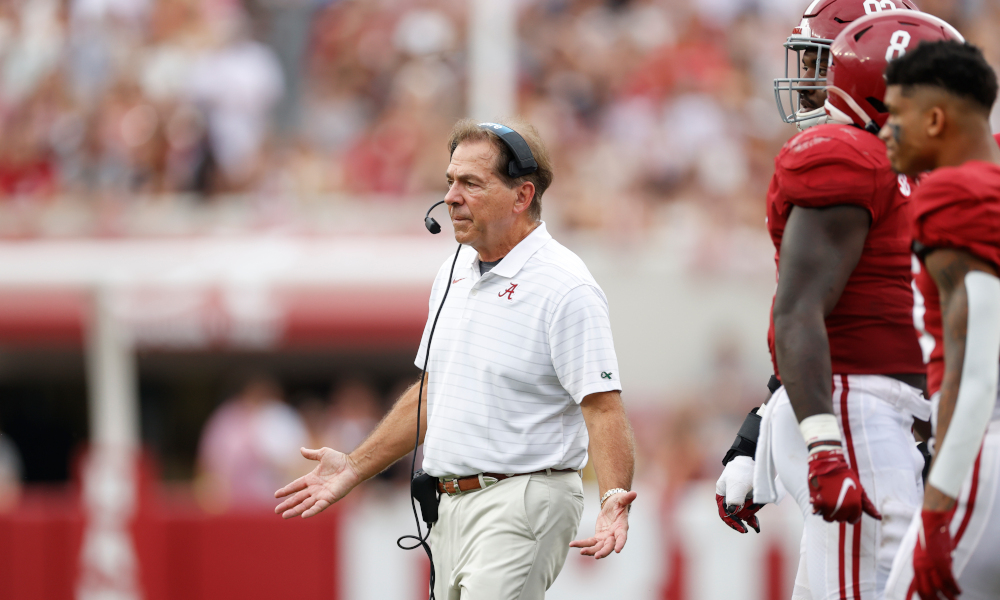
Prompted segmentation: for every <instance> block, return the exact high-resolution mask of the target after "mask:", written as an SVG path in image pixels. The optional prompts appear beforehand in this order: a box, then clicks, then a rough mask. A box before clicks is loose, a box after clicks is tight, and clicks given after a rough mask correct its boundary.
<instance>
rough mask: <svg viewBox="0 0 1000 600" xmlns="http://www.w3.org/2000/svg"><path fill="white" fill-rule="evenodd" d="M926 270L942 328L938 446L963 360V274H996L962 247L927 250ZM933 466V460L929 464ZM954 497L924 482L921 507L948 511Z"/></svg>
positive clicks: (966, 318) (948, 419)
mask: <svg viewBox="0 0 1000 600" xmlns="http://www.w3.org/2000/svg"><path fill="white" fill-rule="evenodd" d="M924 265H925V266H926V267H927V273H928V274H929V275H930V276H931V278H932V279H934V283H936V284H937V288H938V295H939V296H940V298H941V324H942V325H943V327H944V335H943V338H944V339H943V341H944V378H943V379H942V380H941V400H940V404H939V405H938V419H937V432H936V433H935V437H936V446H937V447H938V448H941V446H942V444H944V438H945V436H946V435H947V433H948V425H950V424H951V417H952V415H953V414H954V412H955V401H956V400H957V399H958V387H959V384H960V383H961V381H962V365H963V364H964V363H965V336H966V333H967V329H968V323H969V301H968V296H967V295H966V290H965V275H966V274H967V273H968V272H969V271H983V272H985V273H989V274H990V275H996V270H995V269H994V268H993V267H992V266H991V265H990V264H989V263H986V262H984V261H982V260H979V259H978V258H976V257H974V256H972V255H971V254H969V253H968V252H965V251H963V250H955V249H952V248H941V249H938V250H933V251H931V253H930V254H928V255H927V256H926V257H925V258H924ZM931 466H932V468H933V463H931ZM954 505H955V499H954V498H951V497H949V496H947V495H945V494H944V493H943V492H941V491H940V490H938V489H937V488H935V487H934V486H932V485H930V484H928V485H927V488H926V490H925V491H924V509H926V510H934V511H946V510H951V507H952V506H954Z"/></svg>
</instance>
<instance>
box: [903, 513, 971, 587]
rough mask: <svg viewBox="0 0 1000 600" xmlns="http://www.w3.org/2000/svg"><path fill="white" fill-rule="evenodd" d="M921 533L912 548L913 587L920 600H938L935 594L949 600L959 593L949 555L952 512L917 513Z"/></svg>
mask: <svg viewBox="0 0 1000 600" xmlns="http://www.w3.org/2000/svg"><path fill="white" fill-rule="evenodd" d="M920 520H921V523H920V532H919V533H918V534H917V544H916V546H915V547H914V548H913V583H914V587H915V588H916V590H917V594H919V595H920V600H938V599H939V598H940V596H938V592H940V593H941V594H943V595H944V597H945V598H948V600H956V598H958V595H959V594H961V593H962V590H961V589H959V587H958V583H956V582H955V576H954V575H953V574H952V572H951V551H952V550H953V549H954V546H953V544H952V541H951V533H950V532H949V531H948V522H949V521H950V520H951V512H939V511H935V510H924V511H921V512H920Z"/></svg>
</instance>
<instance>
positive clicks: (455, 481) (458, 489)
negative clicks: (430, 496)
mask: <svg viewBox="0 0 1000 600" xmlns="http://www.w3.org/2000/svg"><path fill="white" fill-rule="evenodd" d="M448 483H451V485H452V487H454V488H455V491H454V492H448ZM444 491H445V492H447V493H448V495H449V496H461V495H462V494H464V493H465V492H463V491H462V488H461V487H459V485H458V477H456V478H454V479H451V480H450V481H447V480H446V481H445V486H444Z"/></svg>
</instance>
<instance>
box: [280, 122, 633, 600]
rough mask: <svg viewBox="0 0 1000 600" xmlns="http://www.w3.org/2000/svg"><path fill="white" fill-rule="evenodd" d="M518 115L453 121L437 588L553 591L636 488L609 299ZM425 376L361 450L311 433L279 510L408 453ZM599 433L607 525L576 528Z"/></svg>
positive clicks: (607, 536)
mask: <svg viewBox="0 0 1000 600" xmlns="http://www.w3.org/2000/svg"><path fill="white" fill-rule="evenodd" d="M509 126H510V129H508V128H507V127H506V126H501V125H494V124H478V123H476V122H474V121H469V120H464V121H460V122H459V123H458V124H457V125H456V126H455V128H454V130H453V131H452V135H451V139H450V142H449V148H450V149H451V163H450V164H449V166H448V171H447V178H448V186H449V191H448V193H447V195H446V196H445V202H446V203H447V205H448V209H449V212H450V215H451V220H452V225H453V226H454V228H455V239H456V240H457V241H458V242H459V243H461V244H464V246H463V247H460V250H459V254H458V256H457V258H456V257H455V256H454V255H452V256H451V257H449V258H448V260H447V261H446V262H445V264H444V265H442V267H441V269H440V271H439V272H438V275H437V278H436V279H435V281H434V286H433V288H432V291H431V298H430V314H429V318H428V322H427V326H426V327H425V330H424V335H423V339H422V340H421V345H420V350H419V352H418V353H417V359H416V364H417V366H418V367H420V368H423V367H424V364H425V360H428V362H427V363H426V364H427V365H428V366H427V369H426V376H427V394H426V395H425V396H426V399H427V402H420V403H419V404H420V405H422V408H421V412H422V413H423V415H422V418H421V420H420V423H421V426H422V427H421V429H422V430H421V436H422V440H423V443H424V463H423V466H424V470H425V471H426V472H427V473H429V474H430V475H433V476H435V477H438V478H439V479H440V482H439V483H438V485H439V489H440V491H441V492H442V497H441V505H440V517H439V520H438V522H437V524H436V525H435V526H434V528H433V530H432V531H431V535H430V540H429V541H430V546H431V548H432V550H433V552H434V566H435V570H436V574H437V576H436V585H435V596H436V597H437V599H438V600H459V599H460V598H461V599H465V600H468V599H472V600H494V599H496V600H501V599H503V600H506V599H535V598H542V597H543V596H544V594H545V590H547V589H548V588H549V586H550V585H551V584H552V582H553V581H554V580H555V578H556V576H557V575H558V574H559V571H560V570H561V569H562V566H563V563H564V562H565V560H566V555H567V553H568V551H569V547H570V546H573V547H577V548H580V549H581V553H582V554H584V555H590V556H594V557H595V558H603V557H605V556H608V555H609V554H610V553H611V552H612V551H614V552H620V551H621V549H622V547H624V545H625V541H626V536H627V531H628V508H629V505H630V504H631V503H632V501H633V500H634V499H635V497H636V494H635V492H631V491H629V489H630V487H631V484H632V474H633V466H634V442H633V439H632V431H631V428H630V426H629V423H628V420H627V418H626V416H625V410H624V406H623V405H622V400H621V396H620V394H619V392H620V390H621V384H620V382H619V376H618V362H617V358H616V356H615V351H614V345H613V342H612V336H611V327H610V321H609V317H608V304H607V299H606V298H605V296H604V293H603V292H602V291H601V289H600V287H599V286H598V285H597V283H596V282H595V281H594V279H593V277H592V276H591V274H590V272H589V271H588V270H587V267H586V266H585V265H584V264H583V262H582V261H581V260H580V259H579V258H578V257H577V256H576V255H575V254H573V253H572V252H570V251H569V250H567V249H566V248H565V247H563V246H562V245H560V244H559V243H558V242H556V241H555V240H554V239H552V236H550V235H549V233H548V232H547V231H546V229H545V224H544V223H543V222H541V220H540V218H541V197H542V194H543V192H544V191H545V189H546V188H547V187H548V186H549V184H550V183H551V181H552V167H551V164H552V163H551V160H550V158H549V156H548V153H547V151H546V150H545V148H544V146H543V145H542V143H541V140H540V138H539V137H538V134H537V132H536V131H535V130H534V128H533V127H531V126H529V125H526V124H522V123H510V124H509ZM515 131H516V133H515ZM498 132H499V133H500V135H502V136H504V138H506V139H508V140H510V139H512V138H513V139H515V142H516V143H519V144H526V146H527V148H528V149H529V150H530V154H529V158H533V159H534V161H533V162H534V163H536V164H537V167H535V166H534V165H533V168H532V169H531V170H529V171H527V172H525V171H519V170H518V169H517V168H516V164H517V160H516V159H518V158H520V156H519V155H517V154H516V153H515V150H514V147H513V146H511V144H510V142H505V141H504V140H503V139H501V137H500V136H498V134H497V133H498ZM521 147H522V148H523V146H521ZM453 263H454V273H453V274H451V277H450V278H449V273H450V272H451V267H452V264H453ZM449 280H450V285H451V288H450V290H449V291H448V295H447V298H446V299H445V301H444V305H443V307H441V311H440V317H439V318H438V323H437V329H436V331H435V334H434V338H433V341H432V342H431V344H430V345H431V348H430V354H429V359H428V358H427V355H426V353H427V344H428V337H429V333H430V331H431V328H432V326H433V322H434V320H435V315H436V313H437V312H438V308H439V307H440V306H441V302H442V298H443V297H444V295H445V294H444V293H445V289H446V288H447V287H448V285H449ZM419 388H420V386H419V385H418V384H414V385H413V386H411V387H410V389H409V390H407V391H406V392H404V393H403V395H402V396H401V397H400V398H399V400H398V401H397V402H396V404H395V405H394V406H393V408H392V410H391V411H390V412H389V414H388V415H386V417H385V418H384V419H383V421H382V423H380V424H379V426H378V427H377V428H376V429H375V431H374V432H373V433H372V434H371V436H369V438H368V439H367V440H366V441H365V442H363V443H362V444H361V445H360V446H359V447H358V448H357V449H355V450H354V451H353V452H351V453H350V454H343V453H341V452H338V451H336V450H332V449H330V448H322V449H320V450H305V449H303V455H304V456H306V457H307V458H310V459H312V460H318V461H319V465H318V466H317V467H316V468H315V469H314V470H313V471H312V472H311V473H309V474H308V475H305V476H303V477H301V478H299V479H297V480H296V481H294V482H292V483H291V484H289V485H288V486H286V487H284V488H282V489H281V490H278V492H276V494H275V495H276V496H277V497H279V498H280V497H286V498H285V500H284V501H283V502H282V503H281V504H279V505H278V507H277V508H276V512H279V513H282V514H283V516H284V517H285V518H290V517H294V516H297V515H302V516H304V517H309V516H312V515H314V514H317V513H319V512H320V511H322V510H324V509H325V508H326V507H328V506H329V505H331V504H333V503H334V502H336V501H337V500H339V499H341V498H343V497H344V496H345V495H347V493H348V492H349V491H350V490H351V489H353V488H354V486H356V485H358V484H359V483H361V482H362V481H364V480H366V479H368V478H370V477H372V476H374V475H375V474H377V473H379V472H380V471H382V470H384V469H385V468H387V467H388V466H389V465H391V464H392V463H393V462H395V461H396V460H399V459H400V458H401V457H403V456H405V455H406V454H407V453H408V452H409V451H410V450H411V449H412V445H413V439H414V438H413V436H414V432H415V431H416V429H417V407H418V394H419V392H418V390H419ZM424 424H426V425H424ZM588 447H589V451H590V455H591V456H592V458H593V460H594V468H595V470H596V472H597V480H598V485H599V486H600V491H601V504H602V505H601V512H600V514H599V516H598V519H597V524H596V531H595V535H594V536H593V537H591V538H589V539H585V540H579V541H575V542H572V543H571V540H572V539H573V537H574V536H575V534H576V531H577V528H578V526H579V523H580V515H581V514H582V511H583V488H582V485H581V480H580V474H579V470H580V469H582V468H583V467H584V465H585V464H586V463H587V458H588Z"/></svg>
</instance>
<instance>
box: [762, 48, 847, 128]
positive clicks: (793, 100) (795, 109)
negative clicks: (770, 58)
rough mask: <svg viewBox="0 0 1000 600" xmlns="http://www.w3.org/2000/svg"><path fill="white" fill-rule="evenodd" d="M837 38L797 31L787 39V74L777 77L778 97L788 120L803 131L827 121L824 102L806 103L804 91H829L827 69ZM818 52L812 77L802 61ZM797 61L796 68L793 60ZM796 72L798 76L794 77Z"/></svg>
mask: <svg viewBox="0 0 1000 600" xmlns="http://www.w3.org/2000/svg"><path fill="white" fill-rule="evenodd" d="M832 43H833V40H827V39H821V38H813V37H808V36H804V35H797V34H793V35H791V36H789V38H788V40H787V41H786V42H785V44H784V46H785V76H784V77H783V78H779V79H775V80H774V98H775V101H776V102H777V104H778V112H779V114H780V115H781V120H782V121H784V122H785V123H795V124H796V126H797V127H798V128H799V130H800V131H801V130H804V129H807V128H809V127H812V126H813V125H820V124H822V123H826V122H827V114H826V110H825V109H824V107H823V103H822V102H820V103H818V104H819V105H818V106H817V107H814V108H807V107H804V106H803V105H802V97H801V93H802V92H810V91H815V90H826V72H828V71H829V69H830V66H831V65H832V64H833V57H832V55H831V54H830V44H832ZM810 51H812V52H815V54H816V65H815V69H814V71H813V76H812V77H805V73H804V70H805V69H804V68H803V66H802V60H803V58H804V57H805V55H806V53H808V52H810ZM792 61H794V62H795V66H794V71H793V68H792V65H791V62H792ZM792 73H794V77H793V76H792Z"/></svg>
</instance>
